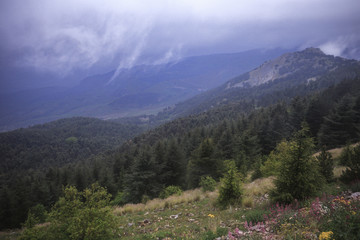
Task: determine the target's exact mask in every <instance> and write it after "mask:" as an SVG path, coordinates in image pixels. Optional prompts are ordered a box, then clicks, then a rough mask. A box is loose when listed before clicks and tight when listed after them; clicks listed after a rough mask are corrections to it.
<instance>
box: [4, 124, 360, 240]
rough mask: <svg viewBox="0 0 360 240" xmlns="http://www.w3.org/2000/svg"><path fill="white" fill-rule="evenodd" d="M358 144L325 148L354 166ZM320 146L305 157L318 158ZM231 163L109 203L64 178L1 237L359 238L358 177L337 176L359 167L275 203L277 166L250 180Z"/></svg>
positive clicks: (97, 191) (99, 192)
mask: <svg viewBox="0 0 360 240" xmlns="http://www.w3.org/2000/svg"><path fill="white" fill-rule="evenodd" d="M299 133H301V131H300V132H299ZM297 137H298V136H297ZM305 139H306V138H305ZM295 140H296V138H295ZM295 140H293V141H295ZM302 143H303V144H304V141H302ZM288 144H290V145H291V144H295V142H292V143H291V142H289V143H288ZM305 145H306V144H305ZM291 149H292V150H294V149H296V148H291ZM359 150H360V146H348V147H345V148H344V149H343V150H342V151H341V153H340V154H338V152H339V150H337V151H331V152H333V153H334V154H337V155H338V157H336V158H335V162H337V163H349V161H352V162H353V163H356V164H357V166H358V165H359V159H360V158H359V156H360V155H359V153H360V151H359ZM274 154H275V153H274ZM277 154H279V152H277ZM321 154H322V153H318V154H315V155H311V156H308V158H309V159H317V160H319V156H320V155H321ZM280 156H281V154H280ZM302 156H305V155H302ZM315 156H316V157H317V158H315ZM329 156H331V157H332V156H333V155H331V154H329ZM329 156H328V159H331V158H330V157H329ZM334 156H336V155H334ZM354 159H355V161H354ZM280 160H281V159H280ZM356 164H355V165H356ZM234 166H235V165H234V162H231V161H230V162H228V163H227V172H226V173H225V174H224V177H223V178H222V179H221V182H220V183H216V182H214V181H213V180H211V178H209V177H207V178H202V180H201V183H200V185H201V186H202V189H195V190H188V191H185V192H182V191H181V190H180V188H178V187H175V186H171V187H168V188H167V190H166V191H164V192H163V194H162V196H163V197H164V199H159V198H156V199H152V200H146V199H144V200H143V201H144V203H139V204H125V205H123V206H121V207H119V206H116V205H115V206H113V207H111V205H114V204H116V203H115V200H114V201H110V195H109V194H108V193H107V191H106V189H105V188H102V187H100V186H99V185H97V184H94V185H92V186H91V187H90V188H88V189H85V190H84V191H82V192H79V191H78V190H77V189H76V188H75V187H72V186H69V187H67V188H65V189H64V193H63V197H61V198H60V199H59V201H58V202H57V203H56V204H55V206H54V207H53V208H52V210H51V211H50V212H49V213H47V211H46V210H45V209H44V208H42V207H40V206H37V207H36V208H32V209H31V210H30V211H29V213H28V217H27V220H26V221H25V223H24V225H23V230H21V231H18V232H15V233H13V234H10V233H8V234H6V233H2V234H1V235H0V239H21V240H28V239H39V240H40V239H88V240H90V239H120V238H121V239H139V240H140V239H215V238H220V239H359V237H360V192H359V191H360V184H359V181H358V180H356V178H353V180H355V181H352V182H351V183H349V184H343V182H344V180H345V182H346V180H347V179H348V177H349V172H352V174H353V173H354V171H358V168H356V167H354V166H352V165H351V164H349V165H347V167H346V168H344V167H343V166H337V167H335V168H333V169H332V175H331V176H332V179H331V181H328V182H327V183H324V185H323V186H322V188H321V189H320V190H319V191H316V192H315V194H314V195H312V194H309V195H308V197H304V198H303V199H302V200H296V199H295V200H293V201H291V203H289V204H279V203H275V202H274V200H278V198H277V197H278V195H276V194H275V195H273V194H274V193H279V192H280V193H281V192H282V191H283V189H282V185H281V184H280V185H278V181H279V178H281V177H280V176H281V173H280V174H279V173H277V174H276V176H275V177H274V176H270V177H266V178H258V179H256V180H254V181H252V180H251V178H252V177H251V174H250V175H249V176H247V177H246V178H245V177H241V174H240V173H239V172H237V170H236V167H234ZM284 167H285V166H284ZM339 169H343V171H342V172H341V173H340V172H339ZM254 173H255V172H253V173H252V175H254ZM352 174H350V176H353V175H352ZM357 174H358V172H357ZM294 177H295V176H294ZM319 177H320V178H321V176H320V175H319ZM323 177H324V176H323ZM340 180H342V181H340ZM241 182H244V183H243V184H241ZM238 184H239V185H238ZM304 184H305V185H306V184H310V185H311V184H312V183H306V182H305V183H304ZM279 186H280V187H279ZM224 189H227V190H224ZM229 189H231V190H229ZM206 190H210V191H206ZM237 190H238V192H239V194H240V195H237V194H235V193H236V192H237ZM229 192H230V193H231V194H229ZM286 192H288V191H286ZM295 193H296V191H295ZM287 194H291V193H289V192H288V193H287ZM224 200H226V201H224Z"/></svg>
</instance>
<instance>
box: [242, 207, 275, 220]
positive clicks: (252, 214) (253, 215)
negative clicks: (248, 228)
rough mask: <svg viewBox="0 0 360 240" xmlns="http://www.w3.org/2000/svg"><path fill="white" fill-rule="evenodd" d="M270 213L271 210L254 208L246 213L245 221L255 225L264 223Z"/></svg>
mask: <svg viewBox="0 0 360 240" xmlns="http://www.w3.org/2000/svg"><path fill="white" fill-rule="evenodd" d="M269 213H270V211H269V210H265V209H261V208H254V209H251V210H249V211H246V212H245V214H244V215H245V219H246V221H247V222H252V223H253V224H255V223H258V222H264V216H265V215H268V214H269Z"/></svg>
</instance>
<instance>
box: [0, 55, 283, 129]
mask: <svg viewBox="0 0 360 240" xmlns="http://www.w3.org/2000/svg"><path fill="white" fill-rule="evenodd" d="M284 52H285V50H283V49H274V50H252V51H247V52H242V53H234V54H214V55H208V56H199V57H189V58H185V59H182V60H180V61H178V62H173V63H168V64H162V65H142V66H135V67H133V68H130V69H122V70H120V71H118V72H117V73H116V74H115V71H111V72H108V73H105V74H99V75H94V76H90V77H88V78H86V79H84V80H83V81H81V82H80V84H79V85H77V86H75V87H71V88H64V87H62V88H57V87H52V88H43V89H32V90H24V91H21V92H15V93H2V94H0V100H1V103H0V130H2V131H5V130H11V129H14V128H17V127H23V126H28V125H31V124H36V123H43V122H47V121H51V120H54V119H59V118H64V117H71V116H95V117H101V118H114V117H122V116H134V115H139V114H141V113H156V112H158V111H160V110H161V109H162V108H164V107H166V106H169V105H172V104H174V103H177V102H179V101H183V100H185V99H187V98H189V97H191V96H194V95H196V94H198V93H201V92H203V91H205V90H208V89H210V88H213V87H216V86H219V85H221V84H222V83H224V82H225V81H227V80H228V79H230V78H232V77H235V76H237V75H239V74H241V73H244V72H246V71H249V70H250V69H253V68H254V67H256V66H258V65H259V64H261V63H262V62H264V61H266V60H268V59H271V58H274V57H277V56H279V55H281V54H283V53H284Z"/></svg>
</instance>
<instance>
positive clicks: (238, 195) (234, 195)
mask: <svg viewBox="0 0 360 240" xmlns="http://www.w3.org/2000/svg"><path fill="white" fill-rule="evenodd" d="M225 164H226V169H227V171H226V173H225V175H224V177H223V178H222V179H221V181H220V183H221V185H220V189H219V197H218V199H217V202H218V204H219V205H220V206H221V207H223V208H225V207H227V206H229V205H238V204H241V200H242V186H241V177H240V174H239V172H238V170H237V168H236V165H235V162H234V161H227V162H226V163H225Z"/></svg>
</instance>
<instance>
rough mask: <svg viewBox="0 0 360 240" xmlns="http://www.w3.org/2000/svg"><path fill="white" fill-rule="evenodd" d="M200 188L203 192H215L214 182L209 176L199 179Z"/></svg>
mask: <svg viewBox="0 0 360 240" xmlns="http://www.w3.org/2000/svg"><path fill="white" fill-rule="evenodd" d="M199 185H200V187H201V188H202V190H203V192H207V191H209V192H213V191H215V188H216V181H215V180H214V179H213V178H212V177H210V176H206V177H204V176H203V177H201V179H200V184H199Z"/></svg>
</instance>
